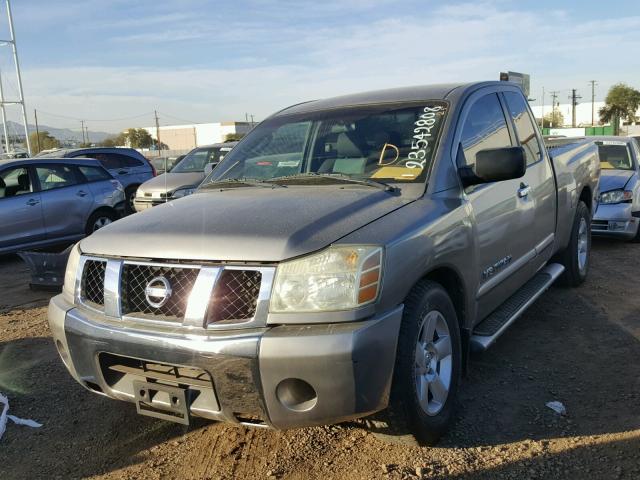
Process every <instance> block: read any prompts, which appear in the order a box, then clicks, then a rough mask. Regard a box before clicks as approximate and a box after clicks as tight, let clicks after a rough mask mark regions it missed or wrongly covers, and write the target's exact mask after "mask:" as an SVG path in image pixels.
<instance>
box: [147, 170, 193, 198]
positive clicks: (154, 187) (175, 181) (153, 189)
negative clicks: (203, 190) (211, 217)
mask: <svg viewBox="0 0 640 480" xmlns="http://www.w3.org/2000/svg"><path fill="white" fill-rule="evenodd" d="M165 179H166V180H165ZM203 179H204V173H202V172H193V173H163V174H162V175H158V176H157V177H154V178H152V179H151V180H147V181H146V182H144V183H143V184H142V185H140V186H139V187H138V192H139V193H140V194H144V193H151V194H154V193H157V194H158V196H159V195H160V193H161V192H162V193H165V192H173V191H174V190H176V189H178V188H184V187H191V186H193V185H196V186H197V185H199V184H200V182H202V180H203ZM165 181H166V182H167V183H166V187H165Z"/></svg>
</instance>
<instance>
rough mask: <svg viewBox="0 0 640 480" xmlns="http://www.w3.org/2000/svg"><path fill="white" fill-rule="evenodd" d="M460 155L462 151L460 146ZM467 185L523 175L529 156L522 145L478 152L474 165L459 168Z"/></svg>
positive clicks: (463, 181) (461, 176)
mask: <svg viewBox="0 0 640 480" xmlns="http://www.w3.org/2000/svg"><path fill="white" fill-rule="evenodd" d="M458 152H459V153H458V155H461V154H462V155H464V154H463V153H462V146H460V148H459V151H458ZM458 171H459V173H460V178H461V179H462V183H463V184H464V186H465V187H468V186H471V185H479V184H481V183H490V182H500V181H503V180H511V179H514V178H520V177H522V176H523V175H524V174H525V172H526V171H527V157H526V154H525V152H524V148H522V147H504V148H488V149H486V150H480V151H479V152H478V153H476V162H475V164H473V165H469V166H464V167H460V168H459V169H458Z"/></svg>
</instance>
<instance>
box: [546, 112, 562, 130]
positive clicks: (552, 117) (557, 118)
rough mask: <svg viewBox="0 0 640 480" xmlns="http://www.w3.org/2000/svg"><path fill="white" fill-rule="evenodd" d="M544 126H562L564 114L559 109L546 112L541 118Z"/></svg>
mask: <svg viewBox="0 0 640 480" xmlns="http://www.w3.org/2000/svg"><path fill="white" fill-rule="evenodd" d="M542 126H543V127H544V128H552V127H553V128H560V127H563V126H564V115H562V112H560V111H559V110H554V111H552V112H549V113H547V114H546V115H545V116H544V119H543V120H542Z"/></svg>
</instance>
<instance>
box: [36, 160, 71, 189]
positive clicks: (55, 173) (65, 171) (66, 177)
mask: <svg viewBox="0 0 640 480" xmlns="http://www.w3.org/2000/svg"><path fill="white" fill-rule="evenodd" d="M36 175H37V176H38V180H39V181H40V190H42V191H45V190H53V189H54V188H62V187H69V186H71V185H76V184H77V183H78V179H77V177H76V174H75V171H74V170H73V167H70V166H67V165H44V166H40V167H36Z"/></svg>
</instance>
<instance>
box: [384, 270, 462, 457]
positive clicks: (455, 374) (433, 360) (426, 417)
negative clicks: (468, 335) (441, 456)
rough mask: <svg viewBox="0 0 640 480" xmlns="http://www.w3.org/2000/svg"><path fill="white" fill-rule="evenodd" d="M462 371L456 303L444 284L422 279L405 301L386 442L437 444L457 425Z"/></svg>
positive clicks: (387, 416) (387, 413)
mask: <svg viewBox="0 0 640 480" xmlns="http://www.w3.org/2000/svg"><path fill="white" fill-rule="evenodd" d="M461 371H462V349H461V344H460V329H459V325H458V318H457V315H456V311H455V309H454V307H453V303H452V302H451V299H450V298H449V295H447V292H446V291H445V290H444V289H443V288H442V286H440V285H439V284H438V283H435V282H432V281H422V282H421V283H419V284H418V285H417V286H416V287H414V289H413V290H412V292H411V293H410V294H409V296H408V297H407V299H406V302H405V310H404V314H403V319H402V324H401V326H400V336H399V339H398V354H397V358H396V365H395V370H394V378H393V385H392V388H391V399H390V402H389V408H388V410H387V412H386V415H385V417H386V422H385V423H387V426H388V432H386V433H385V434H384V436H385V438H387V439H392V440H400V441H401V442H402V443H405V444H406V443H417V444H420V445H433V444H435V443H436V442H437V441H438V440H439V439H440V437H441V436H442V435H443V434H444V433H445V432H446V430H447V429H448V427H449V424H450V423H451V420H452V417H453V413H454V405H455V401H456V395H457V391H458V385H459V383H460V376H461ZM394 436H395V437H397V438H395V439H394V438H393V437H394Z"/></svg>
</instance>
